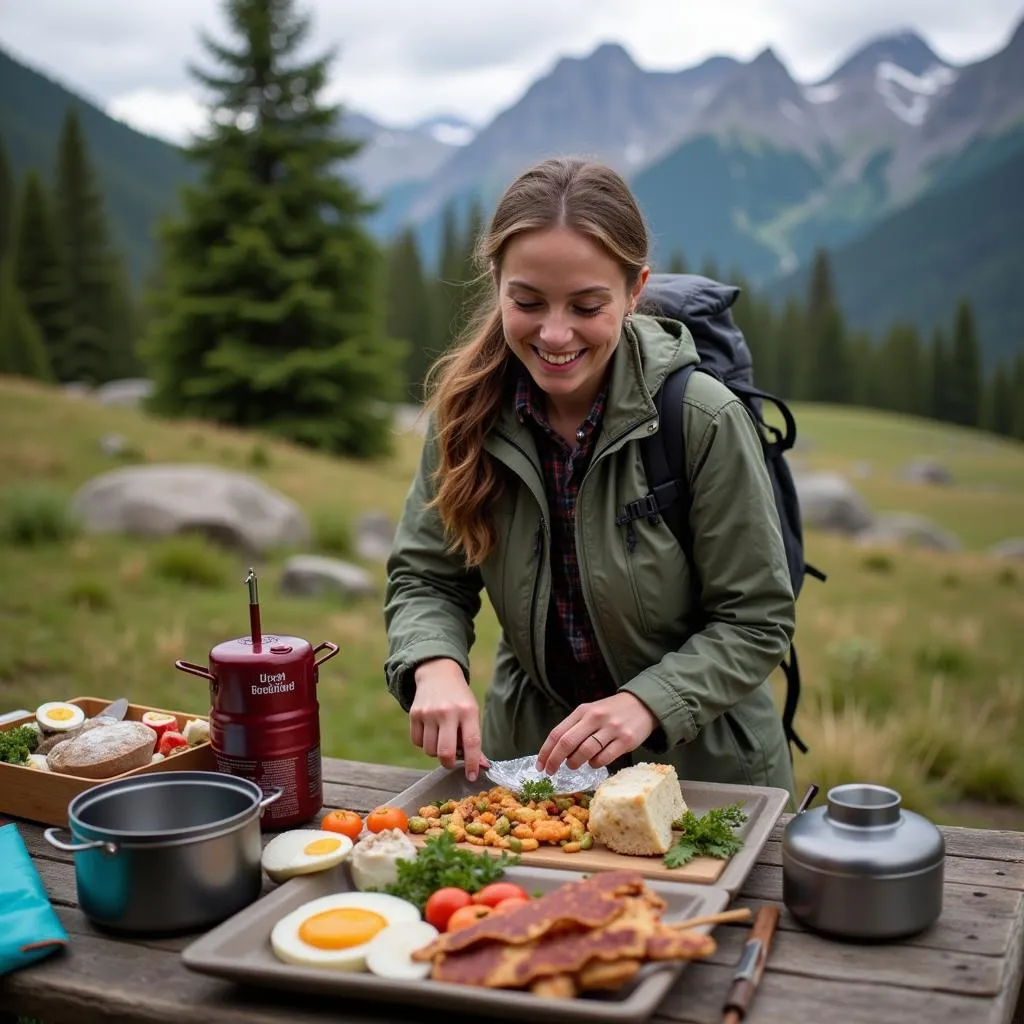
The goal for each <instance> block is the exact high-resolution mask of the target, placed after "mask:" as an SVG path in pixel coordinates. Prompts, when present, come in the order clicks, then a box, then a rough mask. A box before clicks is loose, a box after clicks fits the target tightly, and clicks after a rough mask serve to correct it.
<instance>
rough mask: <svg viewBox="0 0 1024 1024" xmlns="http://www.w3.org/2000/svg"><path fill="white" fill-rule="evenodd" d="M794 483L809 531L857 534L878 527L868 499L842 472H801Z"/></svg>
mask: <svg viewBox="0 0 1024 1024" xmlns="http://www.w3.org/2000/svg"><path fill="white" fill-rule="evenodd" d="M794 482H795V483H796V490H797V495H798V496H799V499H800V515H801V518H802V521H803V525H804V527H805V528H808V529H813V530H827V531H830V532H833V533H846V534H856V533H860V532H861V531H862V530H866V529H868V528H869V527H870V526H872V525H874V522H875V517H874V515H872V513H871V510H870V509H869V508H868V506H867V504H866V502H865V501H864V499H863V498H862V497H861V496H860V495H859V494H858V493H857V492H856V491H855V490H854V489H853V487H852V486H850V484H849V483H848V482H847V481H846V480H845V479H844V478H843V477H841V476H840V475H839V474H838V473H800V474H797V475H796V476H795V477H794Z"/></svg>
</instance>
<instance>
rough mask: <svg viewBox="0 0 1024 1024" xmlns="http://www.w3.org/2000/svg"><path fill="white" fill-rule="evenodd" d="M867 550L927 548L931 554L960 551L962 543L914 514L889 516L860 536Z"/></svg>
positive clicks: (879, 518)
mask: <svg viewBox="0 0 1024 1024" xmlns="http://www.w3.org/2000/svg"><path fill="white" fill-rule="evenodd" d="M857 543H858V544H863V545H865V546H881V547H908V548H928V549H930V550H932V551H960V550H961V548H962V545H961V543H960V541H959V540H958V539H957V538H956V537H954V536H953V535H952V534H951V533H949V532H948V531H947V530H944V529H942V527H941V526H938V525H936V524H935V523H933V522H932V521H931V520H930V519H926V518H925V517H924V516H919V515H914V514H913V513H911V512H886V513H884V514H883V515H880V516H879V517H878V519H877V520H876V522H875V523H874V525H873V526H870V527H868V528H867V529H866V530H864V531H862V532H861V533H859V534H858V535H857Z"/></svg>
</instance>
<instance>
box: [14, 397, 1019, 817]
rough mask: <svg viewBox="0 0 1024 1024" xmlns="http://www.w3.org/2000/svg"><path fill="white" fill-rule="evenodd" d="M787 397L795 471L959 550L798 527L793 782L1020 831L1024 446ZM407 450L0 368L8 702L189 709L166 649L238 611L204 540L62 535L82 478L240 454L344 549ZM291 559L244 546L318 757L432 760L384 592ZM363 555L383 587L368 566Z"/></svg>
mask: <svg viewBox="0 0 1024 1024" xmlns="http://www.w3.org/2000/svg"><path fill="white" fill-rule="evenodd" d="M796 412H797V416H798V422H799V424H800V429H801V437H802V439H803V440H802V442H801V444H800V447H799V450H798V452H797V453H796V455H795V458H796V459H797V460H798V461H799V462H800V464H801V465H802V466H804V467H805V468H814V469H830V470H836V471H839V472H842V473H844V474H845V475H847V476H848V477H849V478H850V479H851V480H852V481H853V483H854V485H855V486H856V487H857V489H858V490H859V491H860V493H861V494H862V495H863V496H864V498H865V499H866V500H867V502H868V503H869V504H870V505H871V506H872V508H874V509H875V510H876V511H896V510H899V511H909V512H916V513H919V514H921V515H924V516H927V517H928V518H930V519H932V520H933V521H935V522H936V523H937V524H938V525H940V526H942V527H944V528H945V529H947V530H949V531H951V532H953V533H954V534H955V535H956V536H958V537H959V538H960V540H961V541H962V543H963V545H964V549H965V550H964V551H963V552H960V553H957V554H939V553H935V552H927V551H921V550H908V551H885V550H879V549H870V550H868V549H864V548H862V547H859V546H857V545H855V544H853V543H851V542H850V541H848V540H845V539H842V538H838V537H835V536H830V535H824V534H809V535H808V537H807V544H808V558H809V560H810V561H812V562H814V563H815V564H816V565H819V566H820V567H821V568H823V569H824V570H825V571H826V572H827V573H828V574H829V580H828V582H827V583H825V584H821V583H818V582H817V581H815V580H813V579H811V580H808V582H807V584H806V589H805V590H804V593H803V595H802V596H801V599H800V602H799V604H798V616H797V619H798V642H799V650H800V654H801V665H802V669H803V677H804V685H805V690H804V694H803V699H802V701H801V706H800V711H799V714H798V718H797V729H798V731H799V732H800V733H801V735H802V736H803V737H804V739H805V740H806V741H807V742H808V744H809V745H810V747H811V751H810V753H809V754H808V755H806V756H804V755H797V762H796V764H797V772H798V781H799V783H800V785H801V786H803V785H806V784H807V783H808V782H810V781H814V782H817V783H818V784H819V785H821V786H822V788H823V789H824V788H825V787H827V786H829V785H832V784H834V783H837V782H841V781H874V782H879V783H886V784H890V785H893V786H895V787H896V788H897V789H899V790H900V791H901V792H902V793H903V794H904V798H905V801H906V803H907V804H908V805H909V806H911V807H914V808H916V809H918V810H921V811H923V812H924V813H927V814H929V815H931V816H933V818H934V819H935V820H938V821H943V822H947V823H956V824H971V825H992V826H1002V827H1010V828H1024V755H1022V754H1021V751H1022V750H1024V566H1022V565H1020V564H1018V565H1017V566H1011V565H1010V564H1009V563H999V562H996V561H994V560H992V559H990V558H989V557H987V556H986V555H985V553H984V552H985V549H986V548H987V547H989V546H990V545H992V544H994V543H996V542H998V541H1000V540H1003V539H1005V538H1006V537H1009V536H1012V535H1021V534H1024V445H1020V444H1015V443H1013V442H1008V441H1002V440H999V439H996V438H994V437H990V436H988V435H984V434H981V433H978V432H976V431H968V430H959V429H956V428H952V427H948V426H945V425H939V424H932V423H927V422H924V421H920V420H914V419H911V418H906V417H899V416H891V415H884V414H880V413H876V412H869V411H861V410H854V409H830V408H826V407H816V406H802V407H798V408H797V409H796ZM109 433H116V434H119V435H121V436H122V437H123V438H124V439H125V440H126V442H127V448H126V450H125V452H124V453H122V455H121V456H120V457H118V458H111V457H109V456H106V455H104V454H103V453H102V451H101V449H100V443H99V442H100V439H101V438H102V437H103V436H104V435H105V434H109ZM418 448H419V438H418V436H417V435H415V434H413V433H401V434H398V435H397V436H396V451H395V455H394V457H393V458H392V459H390V460H389V461H387V462H382V463H378V464H374V465H366V464H357V463H351V462H347V461H344V460H339V459H331V458H328V457H326V456H321V455H316V454H314V453H311V452H308V451H305V450H302V449H298V448H296V447H294V446H290V445H287V444H283V443H279V442H276V441H273V440H268V439H263V438H259V437H255V436H253V435H250V434H245V433H242V432H237V431H230V430H224V429H218V428H215V427H212V426H209V425H204V424H199V423H190V422H185V423H183V422H176V423H168V422H161V421H158V420H155V419H151V418H149V417H147V416H145V415H144V414H142V413H140V412H137V411H135V410H130V409H122V408H107V407H103V406H100V405H98V404H97V403H95V402H93V401H92V400H90V399H87V398H80V397H71V396H68V395H65V394H64V393H63V392H61V391H58V390H55V389H47V388H43V387H38V386H33V385H29V384H26V383H21V382H15V381H12V380H10V379H7V380H4V379H0V580H2V586H0V710H7V709H12V708H17V707H27V708H34V707H35V706H36V705H37V704H39V703H41V702H42V701H44V700H54V699H62V698H63V699H67V698H71V697H76V696H99V697H105V698H110V699H113V698H115V697H118V696H122V695H123V696H126V697H128V698H129V699H132V700H134V701H137V702H140V703H147V704H155V705H159V706H164V707H170V708H174V709H177V710H183V711H190V712H193V713H205V712H206V711H207V710H208V708H207V692H206V687H205V685H204V683H203V682H202V681H201V680H199V679H196V678H194V677H192V676H188V675H184V674H182V673H180V672H178V671H176V670H175V668H174V661H175V659H176V658H185V659H187V660H190V661H196V662H200V663H203V662H205V660H206V656H207V653H208V651H209V648H210V647H211V646H212V645H213V644H215V643H217V642H219V641H221V640H224V639H229V638H232V637H235V636H239V635H242V634H244V633H245V632H246V631H247V629H248V621H247V612H246V606H247V593H246V588H245V586H244V585H243V583H242V578H243V575H244V571H245V568H246V565H247V563H245V562H243V561H242V560H241V559H240V558H239V557H238V556H236V555H234V554H231V553H228V552H226V551H224V550H222V549H219V548H217V547H214V546H212V545H211V544H210V542H207V541H204V540H202V539H199V538H196V537H178V538H170V539H167V540H164V541H147V540H142V539H136V538H127V537H93V536H84V535H82V534H80V533H77V532H75V531H71V532H69V533H66V534H65V533H62V520H61V519H60V516H59V510H60V508H61V507H62V504H63V503H64V502H66V500H67V499H69V498H70V497H71V495H72V494H73V493H74V491H75V489H76V488H77V487H78V486H80V485H81V484H82V483H84V482H85V481H87V480H88V479H89V478H90V477H92V476H94V475H96V474H98V473H100V472H103V471H105V470H107V469H110V468H113V467H114V466H116V465H121V464H125V463H129V462H132V461H135V462H140V461H149V462H169V461H189V462H204V463H214V464H217V465H221V466H225V467H229V468H234V469H239V470H243V471H246V472H249V473H252V474H254V475H256V476H258V477H260V478H262V479H264V480H265V481H267V482H268V483H269V484H271V485H272V486H274V487H275V488H277V489H279V490H280V491H282V492H284V493H285V494H287V495H289V496H290V497H291V498H293V499H294V500H295V501H297V502H298V503H299V504H300V505H301V506H302V507H303V508H304V510H305V511H306V513H307V514H308V515H309V517H310V520H311V523H312V524H313V527H314V532H315V535H316V545H315V547H316V549H317V550H319V551H322V552H323V553H327V554H338V555H341V556H343V557H351V524H352V523H353V522H354V521H355V519H356V518H357V517H358V516H359V515H360V514H362V513H364V512H370V511H382V512H385V513H387V514H389V515H391V516H392V517H394V516H395V515H397V513H398V510H399V508H400V506H401V502H402V499H403V497H404V495H405V491H406V488H407V486H408V482H409V478H410V476H411V474H412V471H413V468H414V466H415V463H416V459H417V456H418ZM921 456H928V457H933V458H935V459H937V460H939V461H940V462H941V463H942V464H943V465H944V466H945V467H946V468H948V469H949V471H950V472H951V473H952V475H953V478H954V481H955V485H954V486H953V487H934V486H931V487H930V486H925V485H920V484H910V483H905V482H903V481H902V480H901V479H900V478H899V470H900V469H901V467H902V466H903V465H904V464H905V463H906V462H908V461H909V460H911V459H913V458H917V457H921ZM48 525H49V527H50V528H49V529H48V528H47V527H48ZM286 554H287V552H278V553H275V555H274V556H272V557H266V558H264V559H262V560H261V561H259V562H257V563H256V569H257V572H258V573H259V575H260V579H261V589H260V598H261V605H262V610H263V625H264V629H265V630H266V631H268V632H271V631H272V632H274V633H277V634H281V633H286V634H292V635H298V636H301V637H304V638H306V639H308V640H310V641H311V642H313V643H314V644H315V643H317V642H319V641H321V640H331V641H334V642H335V643H337V644H339V645H340V646H341V654H340V655H339V657H337V658H335V659H334V660H332V661H331V662H329V663H328V664H327V665H325V666H324V668H323V670H322V672H321V681H320V701H321V724H322V733H323V738H324V752H325V753H326V754H328V755H332V756H337V757H346V758H353V759H365V760H375V761H387V762H390V763H393V764H403V765H413V766H421V767H429V766H431V764H432V762H430V761H429V760H428V759H427V758H425V757H424V756H422V755H421V754H419V753H418V752H417V751H415V750H414V748H412V747H411V746H410V745H409V742H408V732H407V721H406V717H405V715H404V714H403V713H402V712H401V710H400V709H399V708H398V706H397V705H396V704H395V702H394V701H393V699H392V698H391V697H390V696H389V694H388V693H387V690H386V689H385V687H384V683H383V673H382V665H383V661H384V657H385V638H384V629H383V620H382V615H381V607H380V599H379V597H378V598H376V599H367V600H361V601H354V602H351V603H348V604H343V603H341V602H340V601H339V600H337V599H335V598H328V597H325V598H303V599H298V598H289V597H285V596H283V595H282V594H280V593H279V591H278V588H277V585H276V584H277V579H278V576H279V572H280V567H281V564H282V561H283V559H284V557H285V556H286ZM367 568H368V569H370V571H371V572H372V573H373V574H374V575H375V577H376V579H377V580H378V582H379V583H380V585H381V586H383V578H384V574H383V567H382V566H380V565H368V566H367ZM496 639H497V627H496V624H495V622H494V620H493V617H492V616H491V615H490V614H489V612H485V614H484V616H483V617H482V620H481V622H480V623H479V626H478V642H477V646H476V648H475V650H474V652H473V669H474V676H475V679H476V680H477V682H476V684H475V685H476V688H477V690H478V693H480V695H481V696H482V688H483V686H484V685H485V682H484V681H485V680H486V678H487V676H488V675H489V669H490V659H491V655H492V652H493V649H494V645H495V642H496ZM779 695H780V699H781V695H782V680H781V676H780V679H779Z"/></svg>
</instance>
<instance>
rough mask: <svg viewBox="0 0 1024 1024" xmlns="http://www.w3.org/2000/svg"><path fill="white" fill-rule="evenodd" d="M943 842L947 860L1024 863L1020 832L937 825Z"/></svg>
mask: <svg viewBox="0 0 1024 1024" xmlns="http://www.w3.org/2000/svg"><path fill="white" fill-rule="evenodd" d="M792 817H793V815H792V814H783V815H782V816H781V817H780V818H779V821H778V824H776V826H775V828H774V829H773V830H772V834H771V835H770V836H769V840H770V841H772V842H781V840H782V833H783V832H784V831H785V828H786V825H787V824H788V823H789V821H790V819H791V818H792ZM939 830H940V831H941V832H942V835H943V838H944V839H945V841H946V855H947V856H948V857H971V858H974V859H977V860H1004V861H1009V862H1010V863H1011V864H1022V863H1024V832H1010V831H1007V830H999V829H992V830H989V829H977V828H961V827H960V826H958V825H940V826H939Z"/></svg>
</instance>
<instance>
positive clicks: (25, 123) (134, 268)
mask: <svg viewBox="0 0 1024 1024" xmlns="http://www.w3.org/2000/svg"><path fill="white" fill-rule="evenodd" d="M71 107H73V108H74V109H75V110H77V112H78V116H79V118H80V120H81V125H82V131H83V134H84V135H85V139H86V143H87V145H88V147H89V156H90V158H91V159H92V161H93V165H94V166H95V168H96V171H97V174H98V177H99V185H100V187H101V189H102V190H103V193H104V195H105V197H106V202H107V207H108V210H109V213H110V219H111V225H112V228H113V231H114V236H115V239H116V240H117V242H118V244H119V245H120V246H121V247H122V248H123V250H124V251H125V253H126V255H127V258H128V264H129V267H130V269H131V272H132V274H133V275H134V276H135V277H136V279H138V278H140V277H141V276H142V274H143V273H144V272H145V270H146V269H147V267H148V266H149V264H150V261H151V260H152V258H153V253H154V251H155V249H154V237H155V236H154V230H155V227H156V225H157V223H158V221H159V219H160V217H161V216H162V215H163V214H164V213H166V212H167V211H170V210H173V209H174V207H175V203H176V196H177V190H178V186H179V185H180V184H181V183H182V182H183V181H187V180H189V178H190V177H191V176H192V174H193V171H192V168H191V167H189V166H188V164H187V163H186V161H185V159H184V157H183V156H182V155H181V153H180V151H179V150H177V149H175V148H174V147H173V146H169V145H168V144H167V143H165V142H161V141H160V140H159V139H155V138H152V137H150V136H148V135H142V134H141V133H139V132H137V131H134V130H133V129H131V128H129V127H128V126H127V125H124V124H121V122H119V121H115V120H114V119H113V118H111V117H108V116H107V115H106V114H104V113H103V112H102V111H101V110H99V109H98V108H97V107H95V106H94V105H92V104H91V103H88V102H86V101H85V100H83V99H81V98H80V97H78V96H76V95H75V94H74V93H71V92H69V91H68V90H67V89H65V88H64V87H63V86H61V85H58V84H57V83H56V82H53V81H51V80H50V79H48V78H46V77H45V76H44V75H41V74H40V73H39V72H37V71H34V70H32V69H31V68H28V67H26V66H25V65H24V64H21V63H19V62H18V61H16V60H15V59H14V58H13V57H10V56H8V55H7V54H6V53H4V52H3V51H2V50H0V139H2V140H3V142H4V145H5V146H6V148H7V151H8V154H9V156H10V160H11V163H12V165H13V168H14V172H15V174H16V175H17V176H18V177H20V176H21V175H22V174H23V173H24V172H25V170H27V169H28V168H29V167H35V168H37V169H39V170H40V171H42V173H43V174H44V176H45V178H46V180H48V181H51V180H52V177H53V171H54V167H55V164H56V159H57V141H58V139H59V137H60V128H61V123H62V121H63V119H64V115H65V112H66V111H67V110H68V109H69V108H71Z"/></svg>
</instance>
